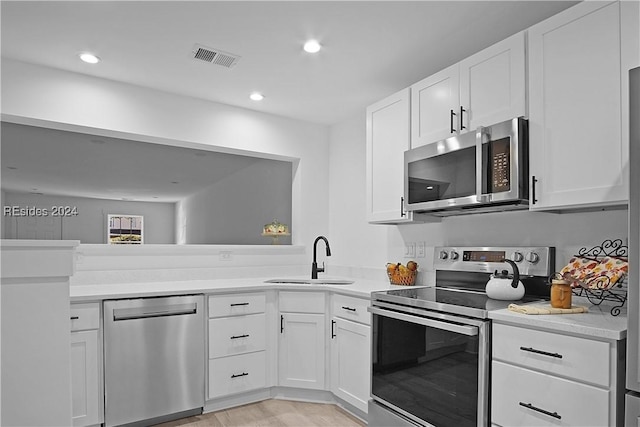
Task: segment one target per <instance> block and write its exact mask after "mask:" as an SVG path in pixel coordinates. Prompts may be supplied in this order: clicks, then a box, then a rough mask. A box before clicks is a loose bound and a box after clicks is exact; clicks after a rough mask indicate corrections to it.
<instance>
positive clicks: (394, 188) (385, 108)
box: [366, 88, 412, 223]
mask: <svg viewBox="0 0 640 427" xmlns="http://www.w3.org/2000/svg"><path fill="white" fill-rule="evenodd" d="M409 97H410V91H409V89H408V88H407V89H405V90H402V91H400V92H398V93H396V94H394V95H391V96H389V97H387V98H385V99H383V100H381V101H379V102H377V103H375V104H373V105H371V106H369V107H368V108H367V133H366V141H367V159H366V161H367V165H366V182H367V220H368V221H369V222H373V223H400V222H408V221H411V219H412V217H411V215H412V214H411V213H407V212H404V206H403V204H402V195H403V194H404V178H403V177H404V152H405V151H406V150H408V149H409V120H410V117H409V108H410V105H409Z"/></svg>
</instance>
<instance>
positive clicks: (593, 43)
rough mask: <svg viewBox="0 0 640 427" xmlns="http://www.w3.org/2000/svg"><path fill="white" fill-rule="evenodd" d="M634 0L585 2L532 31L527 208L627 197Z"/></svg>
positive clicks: (634, 55)
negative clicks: (629, 77) (624, 0)
mask: <svg viewBox="0 0 640 427" xmlns="http://www.w3.org/2000/svg"><path fill="white" fill-rule="evenodd" d="M638 32H639V30H638V2H613V3H607V2H582V3H580V4H578V5H576V6H574V7H572V8H570V9H567V10H566V11H564V12H561V13H559V14H557V15H555V16H552V17H551V18H549V19H547V20H545V21H543V22H541V23H539V24H537V25H535V26H533V27H532V28H531V29H530V30H529V101H530V104H529V133H530V174H531V179H532V188H531V191H530V194H531V201H530V208H531V209H532V210H549V209H563V208H589V207H601V206H612V205H624V204H626V203H627V200H628V194H627V192H628V169H627V168H628V152H629V136H628V127H629V122H628V120H629V117H628V116H629V114H628V70H629V69H630V68H633V67H634V66H637V65H638V43H639V42H638Z"/></svg>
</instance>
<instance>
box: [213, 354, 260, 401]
mask: <svg viewBox="0 0 640 427" xmlns="http://www.w3.org/2000/svg"><path fill="white" fill-rule="evenodd" d="M266 369H267V365H266V357H265V352H264V351H259V352H256V353H247V354H240V355H238V356H229V357H221V358H219V359H211V360H209V399H213V398H216V397H220V396H226V395H229V394H234V393H241V392H243V391H247V390H254V389H257V388H262V387H265V386H266Z"/></svg>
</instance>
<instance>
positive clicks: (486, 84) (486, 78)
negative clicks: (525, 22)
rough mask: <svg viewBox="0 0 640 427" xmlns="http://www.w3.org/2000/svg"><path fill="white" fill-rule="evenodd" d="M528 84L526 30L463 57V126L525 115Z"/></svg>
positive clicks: (479, 124)
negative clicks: (526, 72) (526, 77)
mask: <svg viewBox="0 0 640 427" xmlns="http://www.w3.org/2000/svg"><path fill="white" fill-rule="evenodd" d="M526 87H527V85H526V79H525V38H524V33H518V34H516V35H514V36H511V37H509V38H508V39H505V40H503V41H501V42H499V43H496V44H494V45H493V46H490V47H488V48H487V49H485V50H483V51H481V52H478V53H476V54H475V55H472V56H470V57H469V58H467V59H465V60H463V61H461V62H460V107H461V108H462V109H463V110H462V111H461V112H459V114H460V116H459V119H460V120H461V121H462V123H461V124H460V127H459V128H460V130H461V131H462V132H465V131H468V130H473V131H475V130H476V129H477V128H478V126H490V125H492V124H495V123H500V122H503V121H505V120H509V119H512V118H514V117H520V116H526V113H527V111H526V105H527V103H526V96H525V93H526Z"/></svg>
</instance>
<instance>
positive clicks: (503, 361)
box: [491, 321, 624, 427]
mask: <svg viewBox="0 0 640 427" xmlns="http://www.w3.org/2000/svg"><path fill="white" fill-rule="evenodd" d="M492 347H493V349H492V364H491V423H492V424H493V425H498V426H510V427H512V426H513V427H517V426H546V425H562V426H580V427H585V426H616V425H622V423H623V421H622V418H623V411H621V408H620V405H619V401H620V400H621V399H622V398H623V396H624V384H623V383H622V382H621V381H620V378H621V377H620V372H621V369H623V366H622V364H623V363H624V361H621V360H620V358H619V357H618V352H619V343H618V342H617V341H600V340H594V339H590V338H587V337H579V336H572V335H566V334H562V333H558V332H547V331H542V330H535V329H530V328H525V327H518V326H511V325H505V324H500V323H496V322H495V321H494V324H493V346H492Z"/></svg>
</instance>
